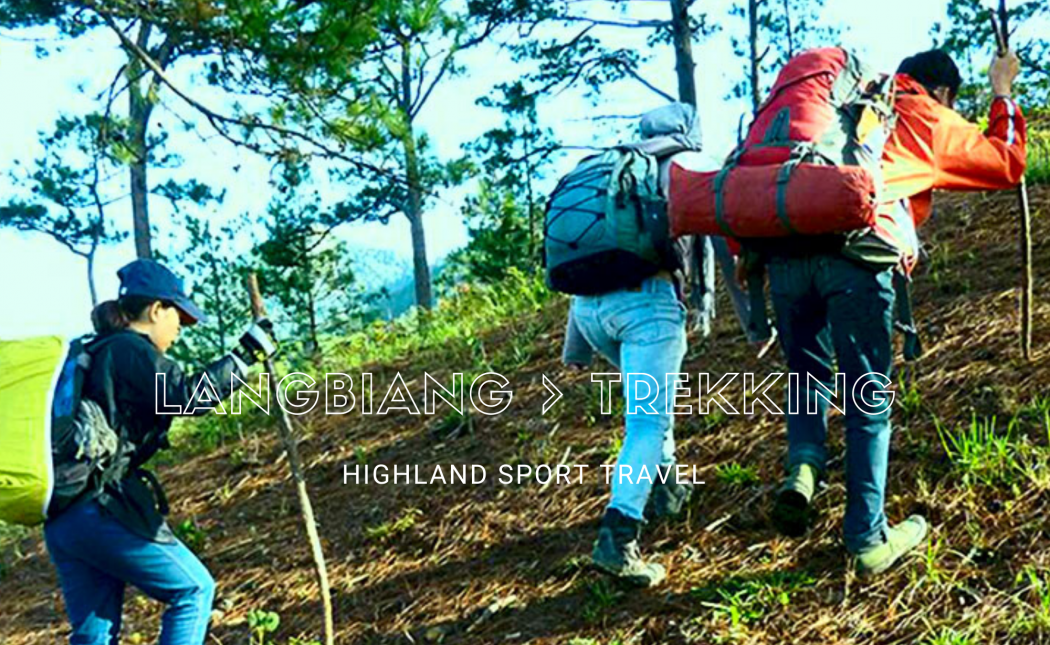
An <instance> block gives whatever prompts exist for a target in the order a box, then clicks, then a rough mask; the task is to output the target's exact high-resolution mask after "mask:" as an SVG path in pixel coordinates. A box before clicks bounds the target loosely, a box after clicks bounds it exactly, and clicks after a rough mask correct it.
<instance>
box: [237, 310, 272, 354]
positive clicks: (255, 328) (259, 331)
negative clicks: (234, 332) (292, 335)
mask: <svg viewBox="0 0 1050 645" xmlns="http://www.w3.org/2000/svg"><path fill="white" fill-rule="evenodd" d="M277 350H278V344H277V339H276V338H274V335H273V323H272V322H270V320H269V319H267V318H260V319H258V320H256V321H255V323H254V324H253V325H252V326H251V327H249V328H248V331H246V332H244V335H243V336H241V344H240V346H239V347H237V348H236V349H234V350H233V353H234V354H236V355H237V356H238V357H239V358H240V359H242V360H243V361H244V362H245V363H248V364H253V363H259V362H261V361H264V360H266V359H268V358H271V357H272V356H273V355H274V354H276V353H277Z"/></svg>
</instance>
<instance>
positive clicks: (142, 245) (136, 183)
mask: <svg viewBox="0 0 1050 645" xmlns="http://www.w3.org/2000/svg"><path fill="white" fill-rule="evenodd" d="M151 29H152V28H151V25H150V23H149V22H144V23H143V24H142V27H141V28H140V29H139V33H138V38H137V42H138V45H139V47H141V48H143V49H147V48H148V47H149V37H150V31H151ZM127 76H128V79H129V82H128V121H129V124H130V128H131V132H130V133H129V139H130V141H129V143H130V146H131V155H132V161H131V167H130V170H131V216H132V221H133V223H134V226H133V230H134V233H135V255H136V257H138V258H151V257H153V247H152V244H151V239H150V238H151V233H150V226H149V182H148V181H147V178H146V167H147V164H148V163H149V149H148V148H147V145H146V130H147V128H148V126H149V118H150V114H151V113H152V112H153V105H152V103H151V99H150V97H149V96H148V92H147V93H146V94H143V92H142V88H143V86H145V87H149V83H148V82H147V81H146V80H145V74H144V69H143V65H142V61H140V60H139V59H138V57H137V56H136V55H135V54H133V53H130V52H129V53H128V68H127Z"/></svg>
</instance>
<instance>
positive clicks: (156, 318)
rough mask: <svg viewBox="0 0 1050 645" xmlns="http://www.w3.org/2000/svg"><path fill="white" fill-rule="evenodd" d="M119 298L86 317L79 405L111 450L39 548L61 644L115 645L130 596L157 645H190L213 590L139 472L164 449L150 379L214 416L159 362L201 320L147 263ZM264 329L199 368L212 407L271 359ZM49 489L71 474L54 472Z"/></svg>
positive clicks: (175, 369) (169, 279) (178, 284)
mask: <svg viewBox="0 0 1050 645" xmlns="http://www.w3.org/2000/svg"><path fill="white" fill-rule="evenodd" d="M118 276H119V277H120V296H119V299H118V300H116V301H108V302H104V303H102V304H100V305H99V306H98V307H96V308H95V310H94V311H93V312H92V322H93V324H94V325H95V328H96V331H97V332H98V336H97V337H96V338H95V339H94V340H92V341H90V342H89V344H88V345H87V353H88V355H90V361H91V362H90V368H89V369H88V371H87V372H86V375H85V377H84V382H83V388H82V397H83V399H84V400H86V401H90V402H93V403H94V404H97V407H98V408H101V411H102V415H100V417H101V418H99V419H96V422H97V423H101V424H106V425H108V426H109V428H112V429H113V430H114V431H116V433H117V435H118V436H119V443H118V444H117V448H116V450H115V451H114V455H112V457H111V459H110V461H109V463H108V465H107V466H106V467H105V469H104V470H101V471H100V472H97V473H96V474H95V475H92V476H91V479H90V480H89V481H88V482H87V484H86V486H87V487H86V490H85V491H84V493H83V494H82V495H81V496H80V497H79V498H77V499H76V501H74V502H73V503H72V504H71V505H69V506H67V507H66V508H65V509H64V510H62V511H61V512H60V513H58V514H57V515H54V516H51V517H49V518H48V519H47V522H46V523H45V524H44V538H45V542H46V543H47V549H48V552H49V553H50V556H51V560H52V561H53V562H54V564H55V567H56V568H57V570H58V576H59V579H60V581H61V585H62V595H63V597H64V598H65V604H66V613H67V614H68V616H69V621H70V623H71V624H72V628H73V631H72V634H71V636H70V643H73V644H76V645H81V644H83V645H115V644H116V643H118V642H119V636H120V626H121V614H122V608H123V603H124V588H125V586H126V585H127V584H132V585H134V586H136V587H138V588H139V589H141V590H142V591H143V592H144V593H145V594H146V595H148V596H150V597H151V598H154V599H156V600H159V601H161V602H164V603H166V604H167V608H166V609H165V611H164V616H163V619H162V623H161V632H160V640H159V643H161V645H200V644H201V643H203V642H204V638H205V635H206V633H207V629H208V621H209V618H210V614H211V604H212V599H213V596H214V591H215V582H214V580H213V579H212V577H211V575H210V574H209V573H208V570H207V569H206V568H205V567H204V565H203V564H201V562H200V560H198V559H197V557H196V556H195V555H194V554H193V553H192V552H191V551H190V550H189V549H188V548H187V547H186V546H185V545H184V544H183V543H182V542H180V541H179V540H178V539H177V538H176V537H175V536H174V534H173V533H172V531H171V529H170V528H169V527H168V525H167V524H166V523H165V521H164V515H165V514H166V513H167V501H166V499H165V496H164V493H163V490H162V488H161V486H160V483H159V482H158V481H157V479H156V478H155V477H154V476H153V475H152V474H151V473H150V472H149V471H147V470H144V469H143V468H142V466H143V464H145V463H146V462H147V461H148V460H149V459H150V457H152V456H153V455H154V454H156V453H157V451H159V450H161V449H163V448H166V447H168V445H169V444H168V436H167V434H168V430H169V429H170V428H171V423H172V419H173V418H172V417H171V416H166V415H158V414H157V412H156V405H157V403H156V399H157V396H156V392H155V387H156V385H155V384H156V383H157V382H158V379H157V375H160V374H163V375H165V392H164V396H165V397H166V399H165V400H166V402H167V403H169V404H177V405H181V406H185V407H187V408H194V407H196V406H200V407H196V413H198V414H203V413H204V412H206V411H210V409H211V408H212V407H214V406H215V405H216V404H218V402H219V401H218V400H215V399H214V398H213V396H209V395H208V394H207V393H205V392H204V390H203V389H202V390H200V391H199V392H195V388H196V386H197V384H198V382H199V381H200V376H196V377H188V376H186V375H185V374H184V373H183V372H182V370H181V369H180V368H179V366H178V365H177V364H176V363H174V362H173V361H172V360H171V359H170V358H168V357H167V356H166V352H167V351H168V349H169V348H170V347H171V346H172V344H173V343H174V342H175V340H176V339H177V337H178V335H179V330H180V328H181V326H182V325H184V324H185V325H192V324H195V323H196V322H199V321H202V320H204V314H203V312H201V310H200V309H199V308H198V307H197V306H196V305H195V304H194V303H193V302H192V301H191V300H190V299H189V297H188V296H187V295H186V292H185V290H184V288H183V285H182V281H181V280H180V279H179V278H178V277H176V275H175V274H174V273H172V272H171V271H170V270H169V269H168V268H166V267H165V266H163V265H161V264H159V263H157V262H154V261H152V260H136V261H134V262H132V263H130V264H128V265H126V266H125V267H123V268H122V269H120V271H119V272H118ZM270 330H271V326H270V325H269V323H268V322H266V321H257V322H256V323H255V324H253V325H252V326H251V327H250V328H249V329H248V331H247V332H245V334H244V335H243V336H242V337H241V339H240V346H239V347H238V348H237V349H235V350H234V351H233V352H231V353H230V354H227V355H226V356H224V357H223V358H221V359H219V360H217V361H215V362H214V363H212V364H211V365H209V366H208V367H207V368H206V370H205V374H207V375H208V377H209V379H210V381H211V384H212V385H213V386H214V391H213V392H212V393H211V394H212V395H215V394H217V395H218V396H219V397H220V398H225V397H226V396H227V395H229V394H230V393H231V391H232V389H233V385H232V383H231V374H233V373H237V374H238V376H239V377H241V378H242V379H244V378H245V377H246V370H247V369H248V365H249V364H251V363H255V362H257V361H259V360H262V359H263V358H265V357H266V356H268V355H271V354H272V353H273V352H274V351H275V349H276V343H275V341H274V339H273V336H272V332H271V331H270ZM55 467H56V471H57V474H56V477H57V478H58V479H63V477H66V478H68V473H65V474H64V473H63V471H64V470H68V469H69V468H72V467H73V466H69V467H67V466H65V465H64V464H61V463H56V466H55Z"/></svg>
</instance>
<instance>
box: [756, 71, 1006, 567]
mask: <svg viewBox="0 0 1050 645" xmlns="http://www.w3.org/2000/svg"><path fill="white" fill-rule="evenodd" d="M1018 71H1019V65H1018V61H1017V58H1016V56H1014V55H1013V54H1012V53H1008V54H1007V55H1005V56H1002V57H997V58H996V59H995V60H994V62H993V63H992V66H991V69H990V71H989V76H990V80H991V85H992V90H993V92H994V93H995V98H994V100H993V102H992V106H991V113H990V115H989V126H988V129H987V130H986V131H984V132H982V131H981V130H980V129H979V128H978V126H976V125H974V124H972V123H969V122H967V121H966V120H965V119H964V118H963V117H962V116H960V115H959V114H957V113H956V112H955V111H954V110H953V109H952V108H953V105H954V103H955V98H956V96H957V94H958V91H959V86H960V84H961V77H960V75H959V70H958V68H957V67H956V65H955V63H954V62H953V61H952V59H951V57H950V56H949V55H948V54H946V53H945V52H943V51H939V50H933V51H927V52H922V53H920V54H916V55H915V56H911V57H910V58H907V59H905V60H904V61H903V62H902V63H901V65H900V67H899V69H898V70H897V77H896V80H897V96H896V104H895V110H896V113H897V123H896V128H895V130H894V132H893V134H892V137H891V139H890V140H889V141H888V143H887V145H886V147H885V153H884V156H883V164H882V166H883V168H882V169H883V174H884V177H883V179H884V182H885V192H884V196H883V199H882V200H881V202H882V206H881V207H880V209H879V215H878V220H877V224H876V226H875V227H874V229H873V230H872V231H871V232H870V233H869V235H870V236H871V237H872V239H871V240H869V242H871V244H872V245H874V246H869V247H868V248H874V247H878V250H879V253H880V254H881V257H880V258H879V262H878V263H876V262H874V261H866V260H865V259H864V254H863V253H861V252H857V249H856V248H851V246H850V244H851V243H844V240H843V238H842V236H813V237H806V238H800V237H792V238H790V242H788V243H772V244H769V245H766V247H765V248H764V249H763V250H762V254H763V257H764V259H765V261H766V263H767V274H768V276H769V281H770V291H771V294H772V300H773V307H774V311H775V314H776V324H777V331H778V332H779V337H780V342H781V346H782V348H783V351H784V354H785V356H786V358H787V362H788V366H789V368H790V371H791V372H792V373H798V374H811V375H812V376H813V377H814V378H815V379H817V380H819V381H820V382H822V383H823V384H824V385H825V387H827V388H828V390H829V391H833V390H834V389H835V381H834V367H833V366H834V361H835V359H836V358H837V361H838V371H839V372H841V373H844V374H845V376H846V379H845V380H846V382H845V392H846V396H845V397H843V398H844V410H845V422H846V492H847V500H846V516H845V520H844V537H845V542H846V548H847V550H848V551H850V552H851V553H852V554H853V555H855V556H856V566H857V570H858V572H859V573H861V574H862V575H874V574H878V573H880V572H882V571H885V570H886V569H888V568H889V567H890V566H892V565H893V564H894V563H895V562H897V561H898V560H899V559H900V558H901V556H902V555H904V554H905V553H907V552H908V551H910V550H912V549H913V548H915V547H916V546H918V545H919V544H921V543H922V542H923V540H924V539H925V537H926V533H927V526H926V521H925V519H924V518H923V517H921V516H918V515H913V516H912V517H910V518H908V519H907V520H905V521H904V522H901V523H900V524H897V525H896V526H890V525H889V523H888V521H887V518H886V514H885V511H884V503H885V493H886V473H887V466H888V457H889V441H890V406H889V405H888V403H887V401H888V400H890V399H888V397H886V395H885V393H884V390H885V389H886V387H887V386H888V385H889V383H888V382H886V380H884V377H883V378H879V377H878V376H877V375H888V374H890V371H891V369H892V366H893V344H892V337H893V320H894V302H895V293H894V287H893V273H894V271H895V270H897V269H903V270H904V271H905V272H910V270H911V268H912V267H913V266H914V263H915V259H916V257H917V255H918V239H917V236H916V234H915V229H916V227H917V226H918V225H920V224H922V223H923V222H924V221H926V219H928V218H929V216H930V212H931V203H932V191H933V190H934V189H947V190H988V189H1004V188H1009V187H1011V186H1014V185H1016V184H1017V183H1018V182H1019V181H1020V179H1021V177H1022V175H1023V174H1024V170H1025V135H1026V132H1025V120H1024V116H1023V115H1022V113H1021V110H1020V109H1019V108H1018V107H1017V104H1016V103H1015V102H1014V101H1013V99H1012V98H1011V96H1010V94H1011V89H1012V83H1013V79H1014V78H1015V77H1016V76H1017V73H1018ZM783 239H784V240H787V239H789V238H783ZM887 260H888V261H887ZM802 380H803V381H805V383H806V386H805V387H804V389H803V390H802V392H803V396H804V399H803V400H804V403H802V404H801V405H799V406H798V408H799V409H800V410H799V412H797V413H791V412H790V410H789V412H788V415H787V417H788V418H787V425H788V445H789V448H788V460H787V467H788V476H787V478H786V480H785V481H784V482H783V484H782V485H781V487H780V489H779V491H778V493H777V496H776V501H775V504H774V508H773V512H772V520H773V523H774V524H775V525H776V527H777V528H778V529H779V530H780V531H781V532H782V533H785V534H787V535H792V536H798V535H802V534H803V533H804V532H805V531H806V529H807V528H808V521H809V518H810V513H809V505H810V501H811V499H812V497H813V493H814V491H815V490H816V487H817V483H818V481H819V480H820V479H821V477H822V476H823V475H824V471H825V465H826V458H827V452H826V448H825V440H826V436H827V419H826V415H827V411H828V401H827V399H826V398H824V397H823V396H818V393H817V390H818V388H817V387H816V386H815V385H813V384H812V383H810V381H809V379H808V378H806V377H803V379H802ZM800 403H801V402H800ZM811 407H812V409H814V410H815V412H816V414H806V411H807V410H809V409H811Z"/></svg>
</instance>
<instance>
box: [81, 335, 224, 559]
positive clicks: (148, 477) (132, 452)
mask: <svg viewBox="0 0 1050 645" xmlns="http://www.w3.org/2000/svg"><path fill="white" fill-rule="evenodd" d="M87 351H88V352H89V353H90V355H91V368H90V370H89V371H88V373H87V376H86V378H85V380H84V387H83V391H82V396H83V397H84V398H87V399H90V400H92V401H94V402H95V403H97V404H98V405H99V406H100V407H101V408H102V410H103V411H104V412H105V414H106V418H107V419H108V421H109V423H110V426H111V427H112V428H113V429H114V430H116V431H117V434H118V435H119V436H120V437H121V442H122V449H121V451H120V454H119V455H118V456H117V458H116V459H115V460H114V463H113V465H112V466H110V467H109V468H107V469H106V472H105V474H104V475H102V476H100V477H98V478H96V480H95V481H92V482H91V484H90V485H89V488H88V491H87V493H85V496H86V497H88V498H94V499H96V500H97V501H98V503H99V504H100V505H101V506H102V507H103V508H104V509H105V510H106V511H108V512H109V513H110V514H111V515H112V516H113V517H115V518H116V519H117V520H119V521H120V522H121V523H122V524H124V525H125V526H126V527H127V528H128V529H129V530H131V531H132V532H134V533H136V534H138V535H140V536H142V537H144V538H146V539H150V540H158V541H170V540H171V539H173V538H172V534H171V531H170V529H169V528H168V527H167V525H166V524H165V522H164V515H166V514H167V502H166V499H165V497H164V491H163V489H162V488H161V486H160V483H159V482H157V480H156V478H154V477H153V476H152V474H150V473H148V472H147V471H145V470H143V469H142V466H143V464H145V463H146V462H147V461H149V459H150V458H151V457H152V456H153V455H154V454H156V453H157V451H158V450H161V449H162V448H167V447H168V446H169V445H170V444H169V443H168V430H170V429H171V424H172V422H173V421H174V419H175V417H174V416H171V415H159V414H157V404H158V402H157V398H158V396H157V387H158V386H157V382H158V380H159V379H158V378H157V375H158V374H164V375H165V392H164V397H165V399H164V402H165V403H167V405H169V406H173V405H178V406H181V407H183V408H184V409H191V408H194V407H196V406H197V404H198V403H199V404H200V405H211V406H214V405H215V401H210V402H209V403H200V402H199V401H198V400H194V399H193V394H194V390H195V389H197V385H198V383H199V382H200V379H201V374H195V375H192V376H187V375H186V374H185V373H183V371H182V369H181V368H180V367H179V366H178V365H177V364H176V363H175V362H174V361H172V360H171V359H169V358H167V357H166V356H164V355H163V354H161V353H160V351H159V350H157V348H156V347H155V346H154V345H153V343H152V342H150V340H149V338H148V337H147V336H145V335H143V334H139V333H137V332H133V331H122V332H117V333H114V334H110V335H107V336H103V337H100V338H98V339H97V340H95V341H93V342H92V343H91V344H90V345H89V346H88V348H87ZM237 369H238V368H237V364H236V362H235V361H234V359H233V358H232V357H231V356H229V355H227V356H225V357H223V358H221V359H219V360H217V361H215V362H214V363H212V364H211V365H209V366H208V367H207V368H206V369H205V370H204V373H206V374H207V375H208V378H209V380H210V381H211V384H212V385H213V386H214V387H215V390H216V391H217V393H218V395H219V397H220V398H226V397H227V396H229V395H230V393H231V392H232V391H233V387H232V383H231V375H232V374H234V373H236V372H237ZM239 376H241V377H244V375H243V374H239ZM199 398H201V397H200V396H198V399H199ZM203 398H204V399H205V400H207V398H208V397H207V396H206V395H205V396H204V397H203ZM210 409H211V408H197V409H196V410H195V412H194V414H197V415H201V414H206V413H207V412H209V411H210Z"/></svg>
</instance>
